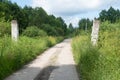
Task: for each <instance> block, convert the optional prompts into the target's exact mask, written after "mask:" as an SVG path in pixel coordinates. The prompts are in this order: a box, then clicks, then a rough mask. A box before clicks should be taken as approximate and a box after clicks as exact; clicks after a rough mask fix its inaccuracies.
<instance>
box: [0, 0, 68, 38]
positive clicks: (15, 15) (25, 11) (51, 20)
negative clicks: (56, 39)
mask: <svg viewBox="0 0 120 80" xmlns="http://www.w3.org/2000/svg"><path fill="white" fill-rule="evenodd" d="M3 17H4V18H5V21H6V22H7V21H9V22H10V21H11V20H13V19H14V20H17V21H18V24H19V30H20V34H21V33H22V32H23V31H24V30H25V29H26V28H27V27H29V26H37V27H38V28H41V27H42V25H43V24H48V25H50V26H49V27H50V28H49V29H50V30H48V29H47V28H45V29H44V31H47V34H50V35H51V36H52V35H54V33H57V36H65V34H66V31H67V25H66V24H65V22H64V20H63V19H62V18H61V17H58V18H57V17H55V16H53V15H48V14H47V13H46V11H45V10H44V9H43V8H41V7H37V8H32V7H28V6H25V7H24V8H21V7H20V6H18V5H17V4H16V3H12V2H11V1H7V0H6V1H5V0H3V1H1V2H0V18H3ZM41 29H42V28H41ZM49 31H50V32H51V33H50V32H49ZM52 31H53V32H52Z"/></svg>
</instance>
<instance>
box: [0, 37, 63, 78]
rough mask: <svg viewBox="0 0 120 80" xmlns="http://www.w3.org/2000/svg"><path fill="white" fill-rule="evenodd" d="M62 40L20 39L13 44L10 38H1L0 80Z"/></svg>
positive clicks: (48, 38)
mask: <svg viewBox="0 0 120 80" xmlns="http://www.w3.org/2000/svg"><path fill="white" fill-rule="evenodd" d="M62 39H63V38H62V37H59V38H57V37H56V38H55V37H42V38H28V37H20V39H19V41H17V42H13V41H11V38H10V37H3V38H1V39H0V80H3V79H4V78H5V77H6V76H8V75H10V74H11V73H12V72H14V71H16V70H17V69H19V68H21V67H22V66H23V65H24V64H26V63H28V62H29V61H31V60H33V59H34V58H35V57H36V56H37V55H39V54H40V53H42V52H43V51H44V50H46V49H47V48H48V47H50V46H53V45H55V44H56V43H58V42H60V41H61V40H62Z"/></svg>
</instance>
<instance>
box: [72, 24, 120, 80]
mask: <svg viewBox="0 0 120 80" xmlns="http://www.w3.org/2000/svg"><path fill="white" fill-rule="evenodd" d="M72 49H73V53H74V58H75V61H76V63H77V69H78V71H79V73H80V78H81V80H119V79H120V23H115V24H111V23H109V22H104V23H102V24H101V26H100V33H99V41H98V46H95V47H94V46H92V45H91V42H90V38H89V37H88V35H80V36H77V37H75V38H74V39H73V41H72Z"/></svg>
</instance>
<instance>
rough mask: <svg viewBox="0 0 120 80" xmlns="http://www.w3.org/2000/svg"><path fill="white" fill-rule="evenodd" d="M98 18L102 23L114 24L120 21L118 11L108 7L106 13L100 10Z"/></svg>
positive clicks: (119, 12)
mask: <svg viewBox="0 0 120 80" xmlns="http://www.w3.org/2000/svg"><path fill="white" fill-rule="evenodd" d="M99 16H100V17H99V19H100V20H101V21H102V22H104V21H106V20H108V21H110V22H111V23H115V22H116V21H117V20H119V19H120V11H119V10H118V9H117V10H115V9H114V8H113V7H110V8H109V9H108V10H107V11H106V10H102V11H101V12H100V14H99Z"/></svg>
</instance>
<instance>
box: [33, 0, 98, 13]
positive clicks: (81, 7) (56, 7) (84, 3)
mask: <svg viewBox="0 0 120 80" xmlns="http://www.w3.org/2000/svg"><path fill="white" fill-rule="evenodd" d="M37 6H39V7H43V8H44V9H45V10H46V11H47V12H49V13H53V14H58V15H71V14H78V13H79V12H86V11H87V10H89V9H90V10H93V9H96V8H98V7H99V6H100V0H90V1H89V0H54V1H53V0H33V7H37Z"/></svg>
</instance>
